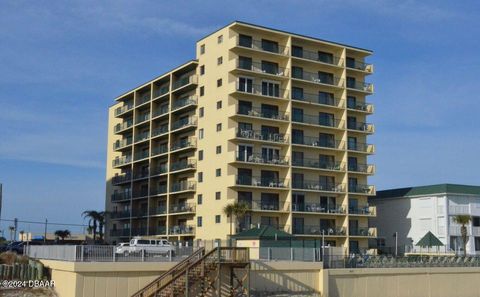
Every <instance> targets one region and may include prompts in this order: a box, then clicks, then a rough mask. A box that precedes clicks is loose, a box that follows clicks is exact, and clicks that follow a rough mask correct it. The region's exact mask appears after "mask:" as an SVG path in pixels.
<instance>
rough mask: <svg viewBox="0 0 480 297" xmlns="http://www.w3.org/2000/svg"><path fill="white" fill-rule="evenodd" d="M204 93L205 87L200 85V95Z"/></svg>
mask: <svg viewBox="0 0 480 297" xmlns="http://www.w3.org/2000/svg"><path fill="white" fill-rule="evenodd" d="M203 95H205V87H203V86H202V87H200V96H203Z"/></svg>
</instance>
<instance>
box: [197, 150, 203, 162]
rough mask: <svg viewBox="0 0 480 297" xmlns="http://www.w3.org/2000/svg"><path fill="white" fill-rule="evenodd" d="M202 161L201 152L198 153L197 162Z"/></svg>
mask: <svg viewBox="0 0 480 297" xmlns="http://www.w3.org/2000/svg"><path fill="white" fill-rule="evenodd" d="M202 160H203V150H201V151H198V161H202Z"/></svg>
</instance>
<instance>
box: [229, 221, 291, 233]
mask: <svg viewBox="0 0 480 297" xmlns="http://www.w3.org/2000/svg"><path fill="white" fill-rule="evenodd" d="M262 227H272V228H275V229H277V230H281V231H285V232H290V225H285V224H262V223H260V222H256V223H251V224H244V223H240V224H239V226H238V227H237V233H239V232H242V231H245V230H249V229H252V228H262Z"/></svg>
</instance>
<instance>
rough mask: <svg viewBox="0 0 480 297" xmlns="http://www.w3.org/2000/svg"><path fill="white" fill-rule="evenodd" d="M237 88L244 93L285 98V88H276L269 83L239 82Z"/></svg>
mask: <svg viewBox="0 0 480 297" xmlns="http://www.w3.org/2000/svg"><path fill="white" fill-rule="evenodd" d="M236 90H237V91H238V92H242V93H248V94H254V95H259V96H267V97H274V98H285V92H286V90H285V89H281V88H280V87H278V88H274V87H269V86H268V85H264V86H263V85H248V86H247V85H244V84H239V83H238V82H237V87H236Z"/></svg>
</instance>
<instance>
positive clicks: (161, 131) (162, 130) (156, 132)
mask: <svg viewBox="0 0 480 297" xmlns="http://www.w3.org/2000/svg"><path fill="white" fill-rule="evenodd" d="M166 134H168V125H164V126H160V127H157V128H154V129H153V130H152V137H158V136H162V135H166Z"/></svg>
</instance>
